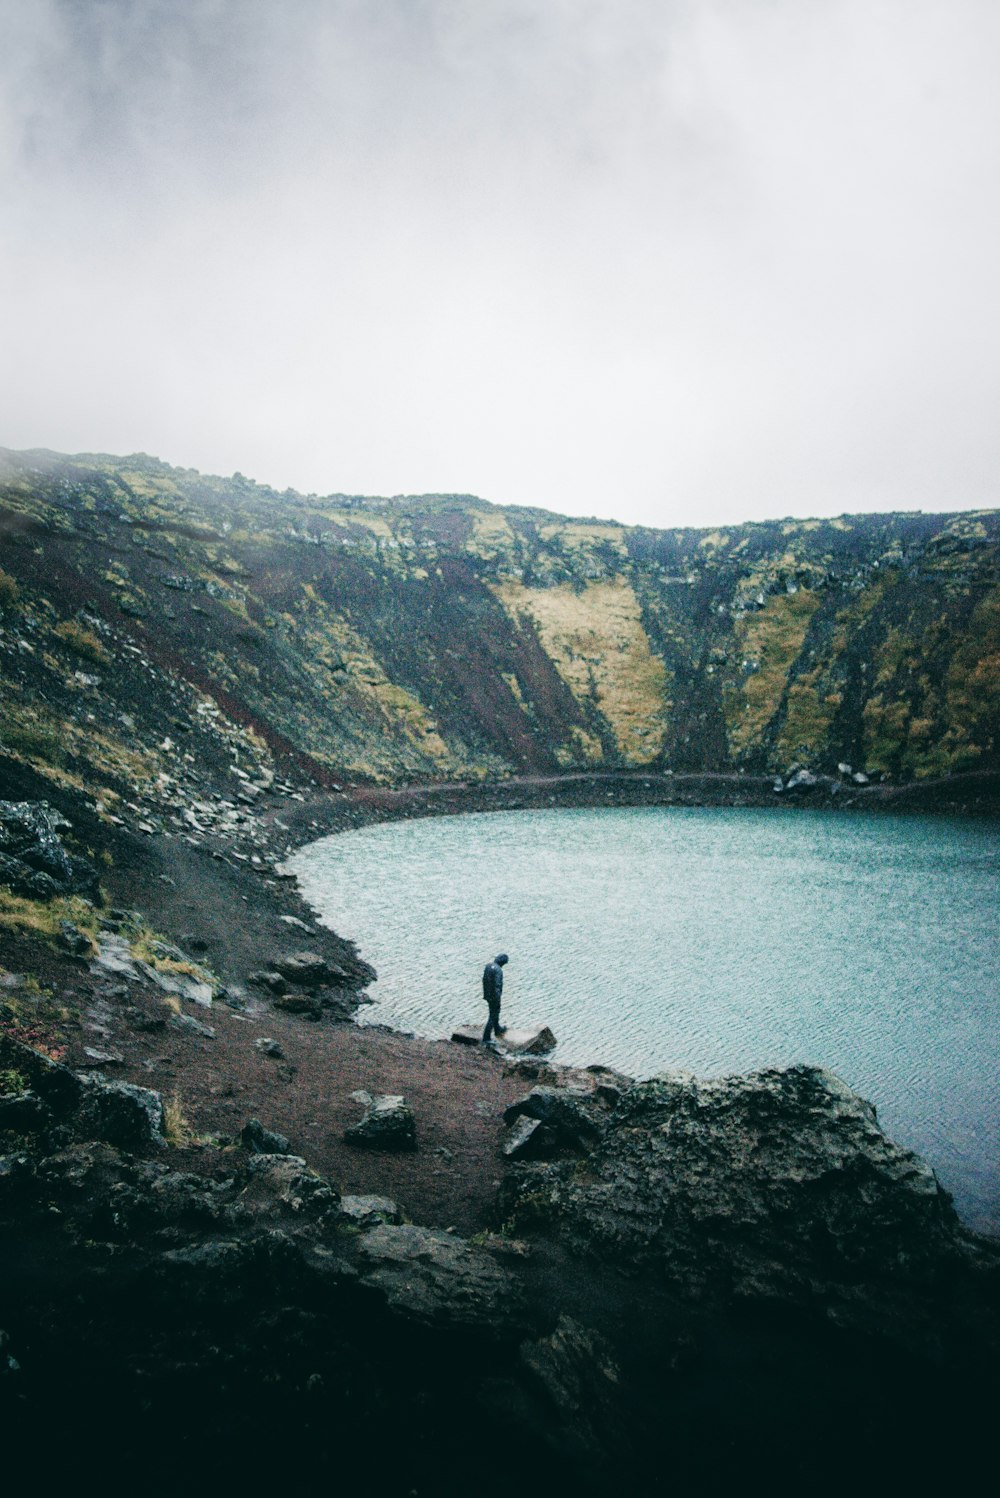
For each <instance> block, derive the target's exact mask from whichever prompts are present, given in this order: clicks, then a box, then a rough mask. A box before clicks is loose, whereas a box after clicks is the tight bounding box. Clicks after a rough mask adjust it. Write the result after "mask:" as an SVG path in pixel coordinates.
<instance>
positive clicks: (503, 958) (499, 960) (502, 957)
mask: <svg viewBox="0 0 1000 1498" xmlns="http://www.w3.org/2000/svg"><path fill="white" fill-rule="evenodd" d="M509 960H510V959H509V958H508V956H507V953H506V952H500V953H499V954H498V955H497V956H496V957H494V959H493V961H494V962H495V963H496V965H497V967H503V965H504V963H505V962H508V961H509Z"/></svg>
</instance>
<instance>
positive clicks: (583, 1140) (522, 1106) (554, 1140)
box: [503, 1086, 604, 1151]
mask: <svg viewBox="0 0 1000 1498" xmlns="http://www.w3.org/2000/svg"><path fill="white" fill-rule="evenodd" d="M524 1116H526V1117H528V1118H529V1119H534V1120H536V1121H537V1122H539V1123H542V1124H544V1125H545V1130H546V1140H547V1142H551V1144H552V1145H553V1146H554V1147H556V1148H559V1147H563V1148H568V1149H575V1150H578V1151H581V1150H586V1149H589V1148H590V1147H592V1146H593V1145H594V1144H596V1143H597V1141H598V1139H599V1138H600V1137H601V1134H602V1132H603V1128H604V1124H603V1116H602V1115H601V1113H600V1110H599V1109H598V1107H596V1106H595V1100H594V1095H593V1092H592V1091H584V1090H583V1089H575V1088H574V1089H572V1090H571V1089H569V1088H563V1087H545V1086H542V1087H533V1088H532V1089H531V1091H530V1092H529V1093H528V1094H527V1096H526V1097H522V1098H518V1100H517V1101H516V1102H514V1103H511V1104H510V1106H509V1107H508V1108H505V1109H504V1115H503V1117H504V1123H506V1124H514V1123H515V1122H516V1120H518V1119H520V1118H522V1117H524ZM528 1137H531V1136H526V1142H527V1138H528ZM541 1143H542V1141H541V1140H537V1139H536V1140H535V1149H536V1151H538V1149H539V1146H540V1145H541Z"/></svg>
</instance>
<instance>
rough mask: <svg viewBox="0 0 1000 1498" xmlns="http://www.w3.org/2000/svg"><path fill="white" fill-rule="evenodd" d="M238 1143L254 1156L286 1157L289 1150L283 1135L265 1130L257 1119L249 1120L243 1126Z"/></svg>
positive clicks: (289, 1146)
mask: <svg viewBox="0 0 1000 1498" xmlns="http://www.w3.org/2000/svg"><path fill="white" fill-rule="evenodd" d="M240 1143H241V1144H242V1145H243V1148H244V1149H247V1150H249V1151H250V1153H251V1154H254V1155H287V1154H288V1152H289V1150H290V1149H291V1145H290V1144H289V1142H288V1140H287V1139H286V1138H285V1136H284V1134H276V1133H275V1132H274V1131H273V1130H271V1129H265V1127H264V1125H263V1124H262V1123H261V1121H260V1119H259V1118H251V1119H250V1121H249V1123H245V1124H244V1125H243V1128H242V1129H241V1130H240Z"/></svg>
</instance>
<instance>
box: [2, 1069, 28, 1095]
mask: <svg viewBox="0 0 1000 1498" xmlns="http://www.w3.org/2000/svg"><path fill="white" fill-rule="evenodd" d="M27 1090H28V1079H27V1077H26V1076H25V1075H24V1073H23V1072H19V1071H18V1070H17V1068H16V1067H14V1066H5V1067H0V1095H3V1094H11V1093H18V1092H27Z"/></svg>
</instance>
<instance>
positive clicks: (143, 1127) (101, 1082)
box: [77, 1076, 164, 1150]
mask: <svg viewBox="0 0 1000 1498" xmlns="http://www.w3.org/2000/svg"><path fill="white" fill-rule="evenodd" d="M83 1080H84V1083H85V1088H84V1093H83V1101H82V1104H81V1107H80V1111H79V1116H78V1120H77V1128H78V1129H79V1130H80V1131H81V1132H85V1133H86V1134H87V1135H88V1136H89V1137H90V1138H93V1139H103V1140H106V1141H107V1143H108V1144H113V1145H116V1146H117V1147H118V1148H119V1149H126V1150H134V1149H146V1148H148V1147H149V1146H150V1145H161V1144H163V1143H164V1139H163V1099H162V1098H161V1097H160V1094H159V1093H158V1092H154V1091H153V1090H152V1088H149V1087H134V1086H133V1085H132V1083H131V1082H107V1081H105V1079H104V1078H103V1077H97V1076H87V1077H85V1078H84V1079H83Z"/></svg>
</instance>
